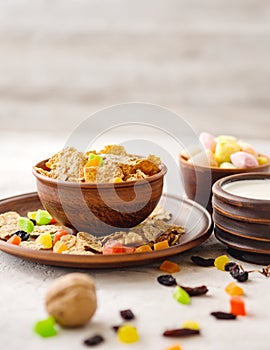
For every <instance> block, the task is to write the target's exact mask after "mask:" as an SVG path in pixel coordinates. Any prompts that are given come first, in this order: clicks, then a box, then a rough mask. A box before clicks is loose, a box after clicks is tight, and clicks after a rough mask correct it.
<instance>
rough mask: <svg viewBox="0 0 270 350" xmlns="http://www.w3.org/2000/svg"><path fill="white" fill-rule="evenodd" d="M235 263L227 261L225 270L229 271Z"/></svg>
mask: <svg viewBox="0 0 270 350" xmlns="http://www.w3.org/2000/svg"><path fill="white" fill-rule="evenodd" d="M235 266H237V264H236V263H235V262H228V263H227V264H226V265H225V271H231V270H232V269H233V268H234V267H235Z"/></svg>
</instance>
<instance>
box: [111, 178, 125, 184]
mask: <svg viewBox="0 0 270 350" xmlns="http://www.w3.org/2000/svg"><path fill="white" fill-rule="evenodd" d="M113 182H114V183H118V182H124V181H123V180H122V179H121V177H115V178H114V179H113Z"/></svg>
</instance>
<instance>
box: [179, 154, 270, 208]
mask: <svg viewBox="0 0 270 350" xmlns="http://www.w3.org/2000/svg"><path fill="white" fill-rule="evenodd" d="M267 158H268V159H269V157H267ZM179 162H180V170H181V174H182V178H183V184H184V189H185V192H186V195H187V196H188V198H189V199H192V200H195V201H196V202H199V203H200V204H201V205H203V206H204V207H206V209H207V210H208V211H209V212H210V213H212V211H213V209H212V190H211V189H212V186H213V184H214V183H215V182H216V181H217V180H219V179H221V178H223V177H226V176H230V175H235V174H245V173H249V172H265V173H267V172H270V159H269V162H268V163H267V164H265V165H260V166H258V167H255V168H249V169H222V168H217V167H211V168H209V167H205V166H198V165H193V164H192V163H189V162H188V159H187V158H185V157H184V156H183V155H180V157H179Z"/></svg>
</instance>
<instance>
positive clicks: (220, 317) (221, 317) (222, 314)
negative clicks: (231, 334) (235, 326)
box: [211, 311, 236, 320]
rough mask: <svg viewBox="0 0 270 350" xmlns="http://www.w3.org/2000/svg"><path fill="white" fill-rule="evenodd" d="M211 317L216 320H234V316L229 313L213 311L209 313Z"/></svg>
mask: <svg viewBox="0 0 270 350" xmlns="http://www.w3.org/2000/svg"><path fill="white" fill-rule="evenodd" d="M211 315H212V316H214V317H215V318H217V319H218V320H235V319H236V315H234V314H232V313H229V312H222V311H215V312H211Z"/></svg>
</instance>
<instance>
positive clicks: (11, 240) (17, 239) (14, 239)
mask: <svg viewBox="0 0 270 350" xmlns="http://www.w3.org/2000/svg"><path fill="white" fill-rule="evenodd" d="M21 241H22V239H21V237H19V236H17V235H13V236H11V237H10V238H9V239H8V240H7V243H10V244H15V245H20V243H21Z"/></svg>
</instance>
